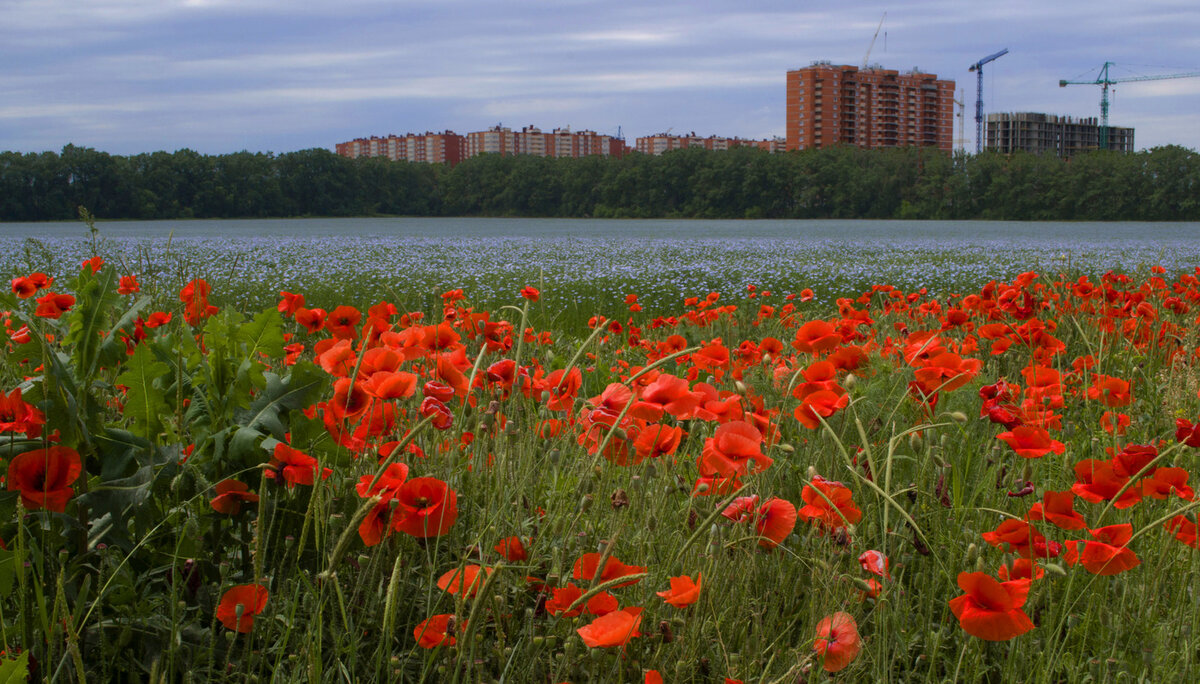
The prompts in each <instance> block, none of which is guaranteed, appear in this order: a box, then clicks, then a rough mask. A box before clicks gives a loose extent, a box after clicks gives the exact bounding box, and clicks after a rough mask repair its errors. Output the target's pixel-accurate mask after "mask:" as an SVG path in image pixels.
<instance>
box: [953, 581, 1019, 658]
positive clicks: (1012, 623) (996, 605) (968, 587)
mask: <svg viewBox="0 0 1200 684" xmlns="http://www.w3.org/2000/svg"><path fill="white" fill-rule="evenodd" d="M1029 585H1030V581H1029V580H1027V579H1023V580H1011V581H1008V582H998V581H996V580H995V579H993V578H992V577H991V576H990V575H988V574H987V573H986V572H960V573H958V586H959V588H960V589H962V590H963V591H965V592H966V594H965V595H963V596H958V597H955V598H953V599H950V611H951V612H953V613H954V617H956V618H958V624H959V625H961V626H962V628H963V631H965V632H966V633H967V634H970V635H971V636H975V637H979V638H980V639H985V640H987V641H1008V640H1009V639H1012V638H1015V637H1018V636H1021V635H1022V634H1024V633H1025V632H1028V631H1029V630H1031V629H1033V627H1034V625H1033V621H1032V620H1030V619H1029V616H1028V615H1026V614H1025V611H1024V610H1022V609H1021V606H1024V605H1025V601H1026V600H1028V598H1029Z"/></svg>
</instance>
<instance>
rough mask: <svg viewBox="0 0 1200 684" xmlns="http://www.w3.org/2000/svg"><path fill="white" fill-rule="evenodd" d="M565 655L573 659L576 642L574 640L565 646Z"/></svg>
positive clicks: (569, 640)
mask: <svg viewBox="0 0 1200 684" xmlns="http://www.w3.org/2000/svg"><path fill="white" fill-rule="evenodd" d="M563 653H564V654H566V656H567V657H568V658H571V657H573V656H574V655H575V640H574V639H567V642H566V643H565V644H563Z"/></svg>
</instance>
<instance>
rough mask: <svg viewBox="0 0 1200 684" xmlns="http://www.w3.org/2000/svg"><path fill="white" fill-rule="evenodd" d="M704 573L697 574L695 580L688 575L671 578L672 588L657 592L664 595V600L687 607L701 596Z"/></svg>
mask: <svg viewBox="0 0 1200 684" xmlns="http://www.w3.org/2000/svg"><path fill="white" fill-rule="evenodd" d="M702 579H703V576H702V575H699V574H698V575H696V579H695V581H693V580H692V578H691V577H688V576H687V575H681V576H679V577H672V578H671V588H670V589H668V590H667V591H658V592H655V593H656V594H658V595H659V596H661V597H662V599H663V602H664V603H667V604H669V605H672V606H675V607H676V608H686V607H687V606H690V605H692V604H693V603H695V602H696V601H697V600H699V598H700V583H701V580H702Z"/></svg>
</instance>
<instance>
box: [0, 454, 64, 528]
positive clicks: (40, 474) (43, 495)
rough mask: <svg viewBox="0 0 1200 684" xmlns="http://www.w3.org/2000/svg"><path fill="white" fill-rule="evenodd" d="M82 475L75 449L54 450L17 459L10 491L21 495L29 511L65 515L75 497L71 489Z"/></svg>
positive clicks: (13, 463) (10, 464)
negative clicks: (68, 503)
mask: <svg viewBox="0 0 1200 684" xmlns="http://www.w3.org/2000/svg"><path fill="white" fill-rule="evenodd" d="M81 472H83V464H82V462H81V461H80V460H79V454H78V453H77V452H76V451H75V450H74V449H71V448H69V447H65V446H52V447H48V448H46V449H34V450H33V451H26V452H23V453H20V454H17V455H16V456H13V458H12V460H11V461H9V462H8V477H7V480H6V482H7V487H8V491H10V492H11V491H19V492H21V505H22V506H24V507H25V509H26V510H30V511H38V510H42V509H45V510H48V511H53V512H55V513H62V512H63V511H64V510H66V507H67V501H69V500H70V499H71V495H72V494H74V493H75V490H74V489H72V487H71V485H72V484H74V482H75V480H77V479H79V474H80V473H81Z"/></svg>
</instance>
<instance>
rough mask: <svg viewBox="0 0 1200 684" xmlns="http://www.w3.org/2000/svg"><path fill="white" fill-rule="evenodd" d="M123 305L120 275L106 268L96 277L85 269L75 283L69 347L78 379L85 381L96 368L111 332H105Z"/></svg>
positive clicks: (68, 337) (69, 318)
mask: <svg viewBox="0 0 1200 684" xmlns="http://www.w3.org/2000/svg"><path fill="white" fill-rule="evenodd" d="M120 303H121V298H120V295H118V294H117V273H116V271H115V270H113V268H112V267H109V266H106V267H104V268H102V269H100V271H99V272H98V273H95V274H93V273H92V272H91V269H83V270H82V272H81V273H80V274H79V277H78V278H77V279H76V287H75V306H74V307H72V309H71V312H70V313H69V314H68V318H67V324H68V333H67V336H66V340H65V344H66V346H68V347H70V348H73V352H72V354H71V356H72V360H73V361H74V365H75V369H76V373H77V374H78V377H81V378H82V377H86V376H87V375H88V374H89V373H90V372H91V371H92V370H93V368H94V364H93V362H94V361H95V359H96V357H97V356H98V355H99V353H100V347H101V345H102V344H103V343H104V340H105V335H106V333H107V332H108V331H107V330H106V329H105V328H106V326H107V322H108V321H109V319H110V318H112V314H113V312H114V311H115V310H116V308H117V306H119V305H120Z"/></svg>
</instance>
